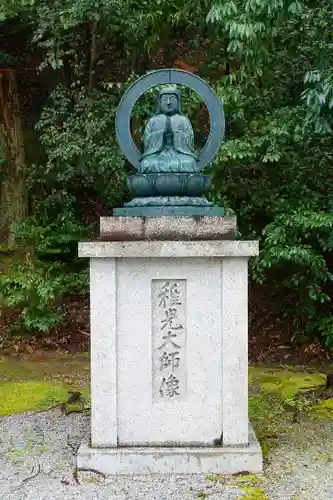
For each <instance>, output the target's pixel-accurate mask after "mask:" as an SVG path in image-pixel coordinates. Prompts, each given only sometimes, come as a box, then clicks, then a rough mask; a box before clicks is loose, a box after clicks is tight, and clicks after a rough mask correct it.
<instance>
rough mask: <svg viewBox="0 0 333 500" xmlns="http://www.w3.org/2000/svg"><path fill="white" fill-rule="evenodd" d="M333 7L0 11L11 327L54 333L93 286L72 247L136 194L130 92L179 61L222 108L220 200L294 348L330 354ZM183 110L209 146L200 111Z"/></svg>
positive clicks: (66, 6)
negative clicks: (123, 125) (121, 105)
mask: <svg viewBox="0 0 333 500" xmlns="http://www.w3.org/2000/svg"><path fill="white" fill-rule="evenodd" d="M332 12H333V1H332V0H322V1H321V2H320V3H319V2H315V1H310V0H304V1H301V0H296V1H293V0H230V1H229V0H223V1H220V2H214V3H212V2H211V1H210V0H186V1H185V0H173V1H170V0H140V1H135V0H74V1H73V0H71V1H69V0H55V1H53V2H48V1H46V0H6V1H5V2H4V1H3V2H2V5H1V7H0V28H1V34H0V68H2V69H1V70H0V108H1V109H0V118H1V120H0V121H1V129H0V186H1V190H0V193H1V195H0V214H1V233H0V234H1V239H2V246H1V249H2V253H3V258H2V268H3V269H2V271H3V272H2V275H1V278H0V292H1V294H2V309H3V311H4V312H5V314H12V313H13V311H15V321H14V322H12V325H13V324H14V325H15V328H16V330H17V329H18V330H19V331H20V332H24V331H25V330H33V331H41V332H48V331H50V330H51V329H52V328H54V326H55V325H57V324H59V322H60V323H61V322H62V321H66V316H64V308H63V303H64V298H65V297H66V296H68V295H70V296H71V295H73V294H74V295H75V296H77V295H78V294H79V295H80V294H82V295H84V294H85V293H86V290H87V289H86V286H87V273H86V268H85V263H82V262H78V261H77V259H76V242H77V241H78V240H79V239H82V238H85V237H87V236H88V235H91V234H93V233H94V231H95V229H96V222H97V221H98V217H99V215H101V214H107V213H109V211H110V209H111V208H112V207H113V206H117V205H119V204H120V203H122V202H123V201H124V200H126V199H127V196H128V194H127V192H126V188H125V183H124V178H125V174H126V172H127V171H128V168H129V166H128V165H126V164H125V163H124V161H123V159H122V158H121V156H120V153H119V150H118V147H117V144H116V141H115V134H114V116H115V110H116V107H117V103H118V101H119V98H120V97H121V95H122V93H123V91H124V89H125V88H126V87H127V86H128V85H129V84H130V83H131V82H132V81H133V80H134V79H135V78H136V77H137V76H139V75H140V74H142V73H144V72H145V71H148V70H151V69H155V68H159V67H170V66H171V67H172V66H178V67H181V68H184V69H185V68H187V67H188V68H189V69H190V70H191V71H196V72H197V73H198V74H199V75H200V76H202V77H203V78H205V79H207V80H208V81H209V82H210V83H211V84H212V85H213V86H214V88H215V90H216V92H217V93H218V94H219V96H220V97H221V98H222V99H223V102H224V107H225V112H226V115H227V137H226V141H225V142H224V144H223V146H222V148H221V150H220V153H219V155H218V157H217V159H216V161H215V163H214V164H213V165H212V166H211V169H210V170H211V172H212V174H213V178H214V189H213V191H212V197H213V199H214V200H215V201H216V203H219V204H224V205H226V206H228V207H229V208H230V209H232V210H234V211H235V212H236V214H237V216H238V221H239V228H240V231H241V234H242V237H244V238H259V239H260V244H261V255H260V259H257V260H254V261H253V262H252V264H251V273H252V277H253V279H254V280H256V281H258V282H263V281H265V280H266V282H267V283H268V284H269V288H270V290H271V293H272V294H273V295H274V297H275V298H276V301H277V303H279V304H280V309H281V310H282V312H283V313H285V314H289V315H290V317H291V318H292V320H293V338H294V340H299V339H302V338H303V337H307V338H313V337H314V336H320V338H321V339H322V340H323V342H324V343H326V345H328V346H332V345H333V320H332V316H331V306H330V298H331V296H332V278H333V262H332V258H331V254H332V248H333V236H332V234H333V233H332V227H333V217H332V215H331V213H332V207H333V198H332V189H331V182H332V174H333V170H332V169H333V159H332V155H333V153H332V150H333V140H332V129H331V127H332V126H333V70H332V67H333V66H332V62H333V61H332V59H333V50H332V49H333V42H332V36H331V31H330V30H331V28H330V26H331V24H332V15H333V14H332ZM9 82H11V85H12V87H10V84H9ZM17 84H18V91H17V90H16V85H17ZM151 99H152V96H149V95H148V96H146V98H145V99H144V100H142V102H140V103H138V106H136V109H135V114H136V116H135V120H134V123H133V132H134V134H136V133H137V132H138V130H139V128H140V126H141V124H142V121H143V119H144V118H145V116H146V112H147V109H146V106H150V105H151V102H152V101H151ZM186 103H187V108H186V109H187V112H188V113H189V114H190V115H191V117H192V120H193V121H194V122H195V124H196V126H197V130H198V137H200V134H201V136H202V137H204V135H205V131H206V130H207V126H208V123H207V117H206V114H205V112H204V110H203V109H202V104H201V103H200V101H199V100H197V99H196V100H195V101H194V104H193V103H192V105H190V100H189V99H186ZM8 117H11V118H10V119H11V120H12V121H11V122H9V121H8V120H9V118H8ZM6 120H7V121H6ZM13 120H15V125H14V126H13V123H14V122H13ZM9 123H11V125H9ZM10 130H15V134H14V136H13V134H10V133H9V131H10ZM14 186H15V189H13V187H14ZM11 330H12V328H6V332H7V333H8V334H9V333H11Z"/></svg>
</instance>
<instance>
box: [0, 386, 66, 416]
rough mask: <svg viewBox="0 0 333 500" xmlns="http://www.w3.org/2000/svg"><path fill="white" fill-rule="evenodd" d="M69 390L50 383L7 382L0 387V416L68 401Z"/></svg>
mask: <svg viewBox="0 0 333 500" xmlns="http://www.w3.org/2000/svg"><path fill="white" fill-rule="evenodd" d="M67 391H68V388H66V387H64V386H63V385H58V384H50V383H48V382H35V381H30V382H7V383H5V384H2V385H1V386H0V415H1V416H4V415H11V414H12V413H22V412H25V411H29V410H40V409H43V408H48V407H50V406H53V405H54V404H56V403H61V402H63V401H66V399H67V395H68V392H67Z"/></svg>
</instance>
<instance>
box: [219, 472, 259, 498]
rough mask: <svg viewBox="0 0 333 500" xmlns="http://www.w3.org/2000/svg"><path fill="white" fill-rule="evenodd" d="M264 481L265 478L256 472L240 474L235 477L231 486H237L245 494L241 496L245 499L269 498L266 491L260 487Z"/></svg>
mask: <svg viewBox="0 0 333 500" xmlns="http://www.w3.org/2000/svg"><path fill="white" fill-rule="evenodd" d="M262 483H263V478H262V477H260V476H258V475H256V474H240V475H238V476H236V477H234V478H233V480H232V482H230V483H228V484H229V485H230V486H237V487H238V488H240V489H241V490H242V491H243V492H244V495H242V496H241V497H240V498H242V499H245V500H268V497H267V495H266V493H265V491H264V490H263V489H262V488H261V487H259V485H260V484H262Z"/></svg>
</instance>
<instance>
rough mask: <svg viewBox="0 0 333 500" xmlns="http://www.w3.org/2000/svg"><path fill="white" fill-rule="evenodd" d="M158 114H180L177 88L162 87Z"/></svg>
mask: <svg viewBox="0 0 333 500" xmlns="http://www.w3.org/2000/svg"><path fill="white" fill-rule="evenodd" d="M158 112H159V113H162V114H164V115H169V116H170V115H174V114H175V113H180V92H179V90H178V89H177V87H164V88H163V89H161V90H160V93H159V100H158Z"/></svg>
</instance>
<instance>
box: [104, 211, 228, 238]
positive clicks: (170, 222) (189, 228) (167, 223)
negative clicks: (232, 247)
mask: <svg viewBox="0 0 333 500" xmlns="http://www.w3.org/2000/svg"><path fill="white" fill-rule="evenodd" d="M236 232H237V218H236V217H101V219H100V235H101V239H103V240H110V241H130V240H136V241H137V240H166V241H168V240H181V241H183V240H233V239H235V238H236Z"/></svg>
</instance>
